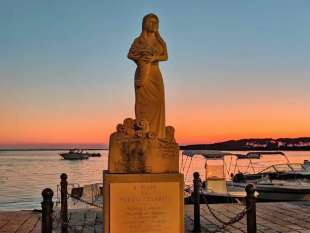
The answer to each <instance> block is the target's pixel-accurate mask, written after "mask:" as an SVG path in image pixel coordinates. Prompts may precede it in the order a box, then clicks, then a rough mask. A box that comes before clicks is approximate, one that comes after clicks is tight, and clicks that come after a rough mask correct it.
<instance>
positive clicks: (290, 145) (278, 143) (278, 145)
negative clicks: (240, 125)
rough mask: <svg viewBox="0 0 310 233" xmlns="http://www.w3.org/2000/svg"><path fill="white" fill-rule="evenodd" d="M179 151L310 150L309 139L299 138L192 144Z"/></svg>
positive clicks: (182, 147)
mask: <svg viewBox="0 0 310 233" xmlns="http://www.w3.org/2000/svg"><path fill="white" fill-rule="evenodd" d="M180 149H181V150H230V151H234V150H235V151H236V150H237V151H244V150H266V151H270V150H295V151H298V150H300V151H303V150H310V137H300V138H278V139H272V138H259V139H257V138H251V139H240V140H230V141H225V142H218V143H213V144H194V145H185V146H180Z"/></svg>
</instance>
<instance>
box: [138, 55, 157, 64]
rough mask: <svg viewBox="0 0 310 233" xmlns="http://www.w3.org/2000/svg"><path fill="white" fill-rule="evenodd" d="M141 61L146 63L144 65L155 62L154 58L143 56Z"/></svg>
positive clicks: (152, 56)
mask: <svg viewBox="0 0 310 233" xmlns="http://www.w3.org/2000/svg"><path fill="white" fill-rule="evenodd" d="M141 60H142V61H144V62H146V63H152V62H154V61H156V56H154V55H145V56H142V58H141Z"/></svg>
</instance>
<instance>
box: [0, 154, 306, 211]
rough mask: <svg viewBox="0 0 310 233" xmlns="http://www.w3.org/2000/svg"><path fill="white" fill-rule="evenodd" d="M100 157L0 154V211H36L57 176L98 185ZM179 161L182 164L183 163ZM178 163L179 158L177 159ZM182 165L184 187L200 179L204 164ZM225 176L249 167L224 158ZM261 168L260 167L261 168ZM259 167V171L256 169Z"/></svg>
mask: <svg viewBox="0 0 310 233" xmlns="http://www.w3.org/2000/svg"><path fill="white" fill-rule="evenodd" d="M96 152H100V153H101V154H102V156H101V157H94V158H89V159H88V160H81V161H68V160H63V159H61V157H60V156H59V155H58V153H60V151H10V152H1V153H0V210H18V209H33V208H40V202H41V200H42V197H41V191H42V190H43V189H44V188H47V187H49V188H52V189H53V190H54V192H55V194H54V196H56V187H57V184H59V182H60V178H59V177H60V175H61V173H67V174H68V177H69V178H68V182H69V183H78V184H80V185H84V184H89V183H97V182H102V171H103V170H105V169H107V161H108V151H96ZM286 154H287V155H288V157H289V159H290V161H291V162H299V163H303V161H304V160H305V159H310V152H287V153H286ZM185 160H186V159H184V160H183V164H184V163H185ZM180 161H181V158H180ZM189 162H190V160H189V159H188V160H187V161H186V163H187V166H186V168H185V169H184V170H183V173H184V175H186V183H191V182H192V173H193V172H194V171H198V172H200V173H201V174H202V177H204V174H205V170H204V165H205V160H204V159H203V158H201V157H196V158H194V159H193V161H192V162H191V166H190V168H189V169H188V165H189ZM225 163H226V165H227V166H226V168H225V174H226V175H227V174H228V168H230V170H232V171H233V169H235V171H238V169H239V170H242V171H245V170H248V171H249V172H251V170H250V169H252V168H251V167H248V163H246V162H245V161H242V162H238V167H236V166H235V160H234V159H231V158H229V157H227V158H226V159H225ZM253 163H254V165H255V169H257V170H259V169H262V167H266V165H268V164H273V163H285V159H283V158H281V157H279V156H277V157H272V156H265V157H264V158H263V159H262V160H260V161H254V162H253ZM262 164H263V166H262ZM259 166H261V167H259Z"/></svg>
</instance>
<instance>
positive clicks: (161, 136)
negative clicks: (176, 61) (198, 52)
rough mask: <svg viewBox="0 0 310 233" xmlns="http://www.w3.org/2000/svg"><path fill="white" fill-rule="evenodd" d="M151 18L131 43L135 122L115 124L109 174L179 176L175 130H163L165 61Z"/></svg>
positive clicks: (163, 45)
mask: <svg viewBox="0 0 310 233" xmlns="http://www.w3.org/2000/svg"><path fill="white" fill-rule="evenodd" d="M158 26H159V20H158V17H157V16H156V15H154V14H148V15H146V16H144V18H143V23H142V33H141V34H140V36H139V37H138V38H136V39H135V40H134V42H133V43H132V46H131V48H130V50H129V53H128V58H129V59H131V60H133V61H134V62H135V63H136V64H137V69H136V73H135V95H136V103H135V113H136V119H132V118H126V119H125V120H124V121H123V123H121V124H118V125H117V127H116V132H114V133H112V134H111V136H110V142H109V162H108V164H109V165H108V170H109V172H110V173H119V174H121V173H178V172H179V146H178V144H177V143H176V141H175V138H174V128H173V127H172V126H165V92H164V83H163V78H162V76H161V73H160V69H159V64H158V63H159V62H160V61H166V60H167V59H168V54H167V47H166V43H165V42H164V40H163V39H162V38H161V37H160V35H159V32H158Z"/></svg>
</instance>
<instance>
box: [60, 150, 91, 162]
mask: <svg viewBox="0 0 310 233" xmlns="http://www.w3.org/2000/svg"><path fill="white" fill-rule="evenodd" d="M59 155H60V156H61V157H63V158H64V159H65V160H83V159H88V158H89V153H87V152H85V151H83V150H79V149H71V150H69V152H67V153H60V154H59Z"/></svg>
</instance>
